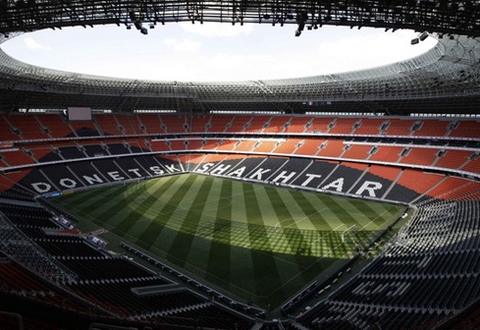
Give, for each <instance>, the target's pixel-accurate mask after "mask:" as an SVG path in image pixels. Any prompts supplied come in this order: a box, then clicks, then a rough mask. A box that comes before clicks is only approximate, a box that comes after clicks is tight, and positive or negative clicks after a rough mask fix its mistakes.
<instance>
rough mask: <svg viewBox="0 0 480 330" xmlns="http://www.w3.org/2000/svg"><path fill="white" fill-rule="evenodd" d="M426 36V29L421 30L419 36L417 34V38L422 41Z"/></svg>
mask: <svg viewBox="0 0 480 330" xmlns="http://www.w3.org/2000/svg"><path fill="white" fill-rule="evenodd" d="M427 38H428V33H427V32H426V31H424V32H422V33H421V34H420V35H419V36H418V39H420V41H423V40H425V39H427Z"/></svg>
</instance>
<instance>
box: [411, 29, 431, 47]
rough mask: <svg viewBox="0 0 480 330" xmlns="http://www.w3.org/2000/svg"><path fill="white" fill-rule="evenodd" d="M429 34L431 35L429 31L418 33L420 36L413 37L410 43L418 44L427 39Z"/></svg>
mask: <svg viewBox="0 0 480 330" xmlns="http://www.w3.org/2000/svg"><path fill="white" fill-rule="evenodd" d="M428 36H429V34H428V32H427V31H423V32H422V33H420V34H419V35H418V37H416V38H413V39H412V41H411V42H410V44H412V45H416V44H418V43H419V42H420V41H423V40H425V39H427V38H428Z"/></svg>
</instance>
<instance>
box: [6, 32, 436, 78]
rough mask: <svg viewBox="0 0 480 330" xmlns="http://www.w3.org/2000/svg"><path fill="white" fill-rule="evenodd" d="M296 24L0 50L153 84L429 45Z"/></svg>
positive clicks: (43, 40)
mask: <svg viewBox="0 0 480 330" xmlns="http://www.w3.org/2000/svg"><path fill="white" fill-rule="evenodd" d="M295 29H296V26H294V25H292V26H284V27H279V26H275V27H273V26H271V25H247V24H246V25H244V26H240V25H235V26H233V25H231V24H225V23H224V24H220V23H205V24H198V23H196V24H191V23H178V24H166V25H164V26H162V25H157V26H155V28H153V29H149V30H148V35H143V34H141V33H140V32H139V31H137V30H136V29H135V28H134V27H133V28H132V29H130V30H127V29H126V28H125V26H120V27H118V26H116V25H112V26H95V27H94V28H90V27H89V28H82V27H75V28H64V29H62V30H61V31H60V30H51V29H48V30H42V31H37V32H33V33H26V34H23V35H21V36H19V37H16V38H13V39H12V40H9V41H8V42H5V43H3V44H2V45H1V47H2V49H3V50H4V51H5V52H6V53H7V54H9V55H10V56H12V57H14V58H16V59H18V60H20V61H23V62H26V63H29V64H33V65H38V66H41V67H46V68H50V69H56V70H63V71H69V72H76V73H84V74H92V75H97V76H108V77H117V78H131V79H145V80H156V81H192V82H200V81H201V82H209V81H241V80H266V79H284V78H299V77H308V76H315V75H324V74H333V73H341V72H347V71H354V70H361V69H366V68H372V67H376V66H381V65H386V64H390V63H394V62H399V61H402V60H405V59H408V58H412V57H415V56H418V55H420V54H422V53H424V52H426V51H428V50H429V49H430V48H432V47H434V46H435V44H436V40H435V39H434V38H433V37H429V38H427V39H425V40H424V41H422V42H420V43H419V44H417V45H411V44H410V41H411V40H412V39H413V38H415V37H417V36H418V33H416V32H414V31H409V30H397V31H395V32H394V33H392V32H390V31H388V32H385V30H384V29H372V28H362V29H357V28H353V29H350V28H346V27H332V26H324V27H321V28H319V29H318V30H312V31H304V32H303V33H302V35H301V36H300V37H298V38H297V37H295V36H294V31H295Z"/></svg>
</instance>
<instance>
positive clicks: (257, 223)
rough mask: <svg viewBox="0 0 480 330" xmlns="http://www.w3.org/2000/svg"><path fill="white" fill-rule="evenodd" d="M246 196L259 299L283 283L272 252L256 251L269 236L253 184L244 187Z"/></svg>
mask: <svg viewBox="0 0 480 330" xmlns="http://www.w3.org/2000/svg"><path fill="white" fill-rule="evenodd" d="M244 188H245V189H244V191H245V196H246V197H247V196H248V197H253V198H249V200H248V204H245V206H244V207H245V209H246V211H247V220H248V224H249V225H248V230H249V238H250V252H251V254H252V261H253V264H254V266H255V267H254V268H253V272H254V277H255V287H256V295H257V296H259V297H262V296H268V295H269V294H271V288H272V287H277V288H278V287H281V285H282V282H281V280H280V275H279V273H278V269H277V267H276V263H275V260H274V259H273V256H272V252H271V251H258V250H256V249H255V246H256V245H257V244H260V245H261V241H262V240H264V239H265V237H266V236H267V233H266V230H265V227H264V226H263V225H264V221H263V218H262V215H261V211H260V206H259V204H258V203H259V201H258V200H257V193H256V191H255V189H254V186H253V185H252V184H249V183H247V184H245V185H244Z"/></svg>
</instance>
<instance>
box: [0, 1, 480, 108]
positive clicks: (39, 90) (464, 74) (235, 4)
mask: <svg viewBox="0 0 480 330" xmlns="http://www.w3.org/2000/svg"><path fill="white" fill-rule="evenodd" d="M479 9H480V1H421V0H419V1H331V2H326V1H295V2H293V1H188V2H187V1H158V0H150V1H148V0H144V1H121V2H118V1H69V2H66V1H48V0H44V1H41V0H28V1H24V0H20V1H13V0H12V1H10V0H2V1H0V41H5V40H7V38H11V37H14V36H16V35H18V34H20V33H26V32H29V31H35V30H39V29H45V28H53V29H57V28H61V27H65V26H87V25H89V26H94V25H98V24H117V25H125V26H127V27H134V28H136V29H138V30H139V32H141V33H148V30H147V28H146V27H147V26H149V25H155V24H168V23H173V22H185V21H190V22H192V23H194V22H197V23H203V22H222V23H226V24H240V25H242V24H248V23H257V24H270V25H274V26H278V27H279V28H281V26H283V25H285V24H294V25H296V26H297V31H296V34H297V35H300V34H302V33H304V32H303V31H304V30H315V29H316V28H319V27H321V26H322V25H326V24H328V25H343V26H350V27H358V28H360V27H363V26H365V27H377V28H378V27H382V28H385V29H386V30H390V29H391V30H396V29H403V28H408V29H414V30H416V31H418V33H419V38H418V39H416V40H415V39H414V40H412V42H413V43H415V42H421V40H422V39H423V38H424V37H426V36H427V35H431V36H432V37H435V38H437V39H438V41H439V42H438V44H437V46H436V47H434V48H433V49H432V50H430V51H429V52H427V53H426V54H424V55H421V56H419V57H417V58H415V59H410V60H406V61H403V62H400V63H396V64H392V65H387V66H383V67H379V68H375V69H369V70H363V71H357V72H350V73H341V74H331V75H322V76H312V77H306V78H298V79H283V80H262V81H260V80H259V81H242V82H221V83H206V82H205V83H197V82H195V83H194V82H176V81H166V82H150V81H141V80H132V79H130V80H129V79H113V78H106V77H96V76H88V75H81V74H74V73H65V72H60V71H55V70H49V69H44V68H39V67H35V66H31V65H27V64H24V63H21V62H19V61H17V60H15V59H13V58H11V57H9V56H8V55H6V54H5V53H4V52H3V51H0V63H2V64H1V65H0V101H1V102H0V112H2V113H8V112H11V111H17V110H19V109H37V108H40V109H65V108H66V107H68V106H85V107H91V108H92V109H99V110H101V109H106V110H111V111H114V112H117V111H118V112H127V113H128V112H132V111H136V110H174V111H177V112H179V113H209V112H212V111H224V110H229V111H235V110H237V111H272V112H280V113H305V112H314V113H315V112H319V113H322V112H366V113H375V114H410V113H412V112H416V113H436V114H437V113H456V112H459V111H461V112H467V113H480V110H479V107H478V102H479V98H480V88H479V87H480V86H479V84H480V71H479V65H480V61H479V59H480V47H479V46H480V43H479V40H478V36H479V35H480V28H479V27H480V10H479ZM308 33H315V31H308ZM2 35H3V36H2Z"/></svg>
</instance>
